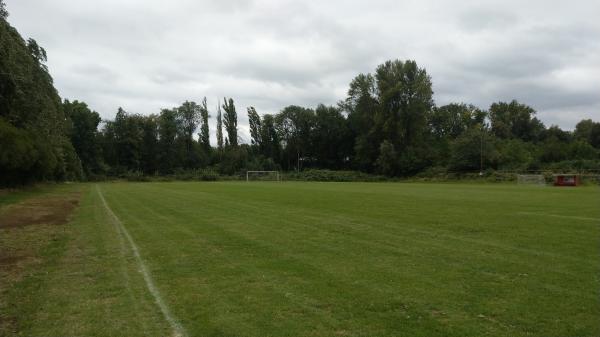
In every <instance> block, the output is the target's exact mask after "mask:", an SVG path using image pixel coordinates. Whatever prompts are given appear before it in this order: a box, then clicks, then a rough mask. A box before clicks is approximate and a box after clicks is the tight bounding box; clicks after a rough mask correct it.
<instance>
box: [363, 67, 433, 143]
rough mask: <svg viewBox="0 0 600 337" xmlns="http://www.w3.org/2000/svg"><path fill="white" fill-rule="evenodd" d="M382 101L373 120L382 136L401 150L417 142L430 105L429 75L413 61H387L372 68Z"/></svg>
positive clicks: (424, 127) (431, 100)
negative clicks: (378, 111)
mask: <svg viewBox="0 0 600 337" xmlns="http://www.w3.org/2000/svg"><path fill="white" fill-rule="evenodd" d="M375 79H376V83H377V91H378V93H379V102H380V105H381V109H380V113H379V115H378V116H377V118H376V123H377V124H378V125H379V129H380V130H381V131H382V133H383V136H384V138H385V139H387V140H389V141H390V142H391V143H392V144H394V146H395V147H396V149H397V150H399V151H400V152H402V150H404V149H405V148H407V147H409V146H419V145H421V144H422V142H423V140H424V135H425V133H426V130H427V119H426V117H427V113H428V112H429V111H430V110H431V109H432V107H433V98H432V96H433V90H432V86H431V78H430V77H429V75H427V72H426V71H425V69H422V68H419V67H418V66H417V63H416V62H414V61H406V62H402V61H400V60H396V61H387V62H385V63H384V64H382V65H380V66H379V67H377V69H376V71H375Z"/></svg>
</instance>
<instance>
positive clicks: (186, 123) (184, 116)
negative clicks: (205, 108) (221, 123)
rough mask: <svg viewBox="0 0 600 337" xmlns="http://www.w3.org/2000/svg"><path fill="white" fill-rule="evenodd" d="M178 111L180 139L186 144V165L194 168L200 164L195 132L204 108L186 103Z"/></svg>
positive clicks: (192, 103)
mask: <svg viewBox="0 0 600 337" xmlns="http://www.w3.org/2000/svg"><path fill="white" fill-rule="evenodd" d="M176 111H177V116H178V120H179V122H178V126H179V128H180V130H179V134H180V135H181V137H179V139H180V141H182V142H183V143H184V144H185V150H184V154H183V156H184V158H185V160H184V164H185V167H186V168H193V167H196V166H197V165H198V162H199V158H198V154H197V151H195V141H194V132H195V131H196V129H197V128H198V125H199V124H200V122H201V118H202V114H201V113H202V107H201V106H200V105H198V104H197V103H196V102H193V101H192V102H189V101H185V102H184V103H183V104H182V105H181V106H180V107H178V108H177V109H176Z"/></svg>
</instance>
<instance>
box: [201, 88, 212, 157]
mask: <svg viewBox="0 0 600 337" xmlns="http://www.w3.org/2000/svg"><path fill="white" fill-rule="evenodd" d="M200 116H201V124H200V125H201V126H200V133H199V134H198V138H199V141H200V143H201V144H202V148H203V149H204V151H205V152H206V153H207V154H208V153H209V152H210V131H209V129H208V119H209V118H210V115H209V114H208V105H207V104H206V97H204V99H203V100H202V105H201V106H200Z"/></svg>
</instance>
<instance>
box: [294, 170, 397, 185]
mask: <svg viewBox="0 0 600 337" xmlns="http://www.w3.org/2000/svg"><path fill="white" fill-rule="evenodd" d="M284 180H298V181H322V182H328V181H329V182H351V181H385V180H388V179H387V178H386V177H384V176H379V175H372V174H368V173H364V172H360V171H342V170H336V171H332V170H316V169H308V170H304V171H302V172H299V173H298V172H290V173H288V174H286V175H285V177H284Z"/></svg>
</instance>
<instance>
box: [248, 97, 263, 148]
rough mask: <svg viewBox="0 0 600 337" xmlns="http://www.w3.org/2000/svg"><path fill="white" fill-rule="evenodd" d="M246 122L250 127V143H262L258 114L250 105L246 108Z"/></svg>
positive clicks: (258, 144)
mask: <svg viewBox="0 0 600 337" xmlns="http://www.w3.org/2000/svg"><path fill="white" fill-rule="evenodd" d="M248 123H249V127H250V139H251V144H252V145H257V146H259V147H260V145H261V144H262V141H261V135H262V132H261V122H260V116H259V115H258V113H257V112H256V109H254V107H252V106H251V107H249V108H248Z"/></svg>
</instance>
